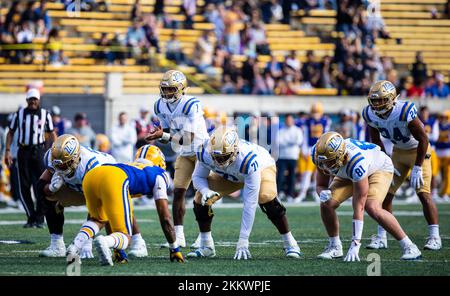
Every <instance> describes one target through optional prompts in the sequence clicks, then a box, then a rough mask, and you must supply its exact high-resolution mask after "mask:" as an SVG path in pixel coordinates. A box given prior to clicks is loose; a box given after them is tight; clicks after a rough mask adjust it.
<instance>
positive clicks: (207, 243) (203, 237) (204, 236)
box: [200, 231, 213, 247]
mask: <svg viewBox="0 0 450 296" xmlns="http://www.w3.org/2000/svg"><path fill="white" fill-rule="evenodd" d="M212 244H213V239H212V235H211V231H208V232H200V246H202V247H212Z"/></svg>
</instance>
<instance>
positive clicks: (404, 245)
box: [398, 236, 413, 250]
mask: <svg viewBox="0 0 450 296" xmlns="http://www.w3.org/2000/svg"><path fill="white" fill-rule="evenodd" d="M398 242H399V243H400V247H401V248H402V249H403V250H404V249H406V248H407V247H409V246H411V245H412V244H413V242H412V241H411V240H410V239H409V237H408V236H405V237H404V238H403V239H401V240H399V241H398Z"/></svg>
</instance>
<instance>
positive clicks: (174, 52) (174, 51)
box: [166, 32, 185, 65]
mask: <svg viewBox="0 0 450 296" xmlns="http://www.w3.org/2000/svg"><path fill="white" fill-rule="evenodd" d="M166 59H168V60H170V61H174V62H175V63H176V64H177V65H180V64H184V63H185V57H184V53H183V51H182V47H181V42H180V41H179V40H178V38H177V35H176V34H175V32H173V33H172V34H170V39H169V41H167V43H166Z"/></svg>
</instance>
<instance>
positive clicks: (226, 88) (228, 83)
mask: <svg viewBox="0 0 450 296" xmlns="http://www.w3.org/2000/svg"><path fill="white" fill-rule="evenodd" d="M220 92H221V93H223V94H227V95H232V94H234V93H236V87H235V86H234V83H233V81H232V80H231V77H230V75H229V74H226V75H224V76H223V82H222V87H221V88H220Z"/></svg>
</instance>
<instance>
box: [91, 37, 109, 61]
mask: <svg viewBox="0 0 450 296" xmlns="http://www.w3.org/2000/svg"><path fill="white" fill-rule="evenodd" d="M95 44H96V45H97V46H98V48H97V50H95V51H93V52H92V57H93V58H94V59H96V60H100V61H106V63H107V64H108V65H112V64H113V63H114V52H113V51H111V40H109V38H108V34H107V33H102V35H101V36H100V39H99V40H98V41H97V42H96V43H95Z"/></svg>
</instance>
